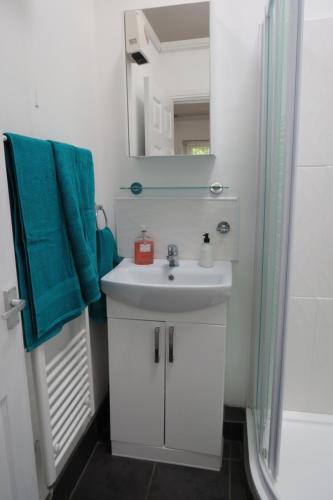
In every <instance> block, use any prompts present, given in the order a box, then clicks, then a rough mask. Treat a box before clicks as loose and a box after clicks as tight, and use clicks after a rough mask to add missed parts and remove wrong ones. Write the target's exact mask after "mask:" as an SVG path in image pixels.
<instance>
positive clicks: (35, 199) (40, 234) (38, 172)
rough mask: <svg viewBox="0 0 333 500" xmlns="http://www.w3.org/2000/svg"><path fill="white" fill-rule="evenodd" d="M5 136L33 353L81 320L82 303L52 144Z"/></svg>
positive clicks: (29, 344) (21, 287)
mask: <svg viewBox="0 0 333 500" xmlns="http://www.w3.org/2000/svg"><path fill="white" fill-rule="evenodd" d="M6 136H7V138H8V140H7V141H6V143H5V153H6V167H7V177H8V184H9V192H10V201H11V211H12V222H13V232H14V245H15V256H16V264H17V273H18V283H19V291H20V296H21V297H22V298H23V299H25V300H26V302H27V306H26V307H25V309H24V310H23V314H22V319H23V331H24V342H25V347H26V349H27V350H28V351H31V350H32V349H34V348H35V347H37V346H38V345H40V344H41V343H43V342H45V341H46V340H48V339H49V338H51V337H53V336H54V335H55V334H56V333H58V332H59V331H60V330H61V327H62V326H63V324H64V323H66V322H67V321H69V320H71V319H73V318H75V317H77V316H79V315H80V314H81V312H82V311H83V309H84V308H85V306H86V304H85V301H84V300H83V297H82V292H81V286H80V281H79V279H78V274H77V269H76V263H74V259H73V257H72V250H71V245H70V242H69V238H68V230H67V228H66V224H65V218H64V213H63V208H62V200H61V197H60V192H59V189H58V184H57V171H56V166H55V161H54V154H53V149H52V145H51V144H50V143H49V142H47V141H42V140H37V139H31V138H28V137H24V136H20V135H16V134H11V133H8V134H6ZM97 295H98V294H97V293H96V294H95V296H97Z"/></svg>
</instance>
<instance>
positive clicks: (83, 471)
mask: <svg viewBox="0 0 333 500" xmlns="http://www.w3.org/2000/svg"><path fill="white" fill-rule="evenodd" d="M100 444H101V443H100V442H99V441H97V443H96V444H95V446H94V448H93V450H92V452H91V454H90V456H89V458H88V460H87V462H86V465H85V466H84V467H83V469H82V471H81V474H80V475H79V477H78V479H77V481H76V483H75V486H74V488H73V489H72V492H71V494H70V495H69V497H68V500H71V499H72V497H73V495H74V493H75V491H76V489H77V487H78V485H79V482H80V481H81V479H82V477H83V475H84V473H85V472H86V470H87V468H88V465H89V464H90V462H91V459H92V457H93V455H94V453H95V451H96V449H97V446H98V445H100Z"/></svg>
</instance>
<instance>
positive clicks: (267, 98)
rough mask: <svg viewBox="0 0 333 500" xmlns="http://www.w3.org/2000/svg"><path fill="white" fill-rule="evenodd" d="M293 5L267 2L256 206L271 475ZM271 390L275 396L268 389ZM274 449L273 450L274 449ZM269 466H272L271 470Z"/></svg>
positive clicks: (261, 442) (259, 402) (262, 434)
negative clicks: (259, 185) (258, 229)
mask: <svg viewBox="0 0 333 500" xmlns="http://www.w3.org/2000/svg"><path fill="white" fill-rule="evenodd" d="M295 6H296V7H297V2H296V3H292V2H291V0H276V2H273V3H271V8H270V11H269V14H268V16H267V18H266V23H265V28H264V36H263V38H264V40H263V42H264V49H263V88H262V118H261V121H262V124H261V127H262V131H261V132H262V133H261V203H260V209H259V220H261V226H260V231H259V245H258V246H259V252H258V254H259V262H258V283H257V288H258V297H257V306H258V311H257V331H258V339H257V354H258V358H257V361H258V363H257V376H256V382H257V386H256V412H255V417H256V426H257V441H258V442H257V444H258V452H259V453H260V455H261V458H262V460H263V461H264V462H265V463H266V464H267V465H268V467H269V468H273V469H274V470H273V471H272V472H273V474H275V472H276V463H273V462H274V460H275V461H276V457H277V456H278V453H277V451H276V448H277V446H278V438H277V436H276V435H275V434H274V433H277V432H278V422H279V415H277V413H278V404H277V401H276V399H277V398H278V396H277V394H276V389H277V388H278V389H279V388H280V379H279V380H277V379H278V378H279V374H281V371H280V372H279V364H281V357H280V356H281V352H279V349H278V347H279V348H280V344H281V341H282V339H283V326H284V325H283V322H284V293H285V285H286V275H287V257H286V256H287V246H288V238H289V210H290V199H291V184H292V177H293V175H292V172H293V168H294V165H293V155H292V151H293V142H294V128H295V127H294V124H295V113H294V103H295V95H294V93H295V88H296V75H297V71H296V69H297V68H296V56H297V28H298V23H297V20H298V18H297V13H298V10H297V8H296V10H295ZM274 389H275V394H274V395H273V391H274ZM273 448H274V449H273ZM272 463H273V466H272Z"/></svg>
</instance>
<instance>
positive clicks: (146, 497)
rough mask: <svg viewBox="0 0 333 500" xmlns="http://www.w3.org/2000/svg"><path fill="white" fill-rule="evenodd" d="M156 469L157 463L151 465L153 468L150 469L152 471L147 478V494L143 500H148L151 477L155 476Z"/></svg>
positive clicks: (151, 482)
mask: <svg viewBox="0 0 333 500" xmlns="http://www.w3.org/2000/svg"><path fill="white" fill-rule="evenodd" d="M156 467H157V463H156V462H154V465H153V468H152V471H151V474H150V478H149V481H148V486H147V493H146V495H145V500H148V498H149V494H150V489H151V485H152V484H153V477H154V474H155V470H156Z"/></svg>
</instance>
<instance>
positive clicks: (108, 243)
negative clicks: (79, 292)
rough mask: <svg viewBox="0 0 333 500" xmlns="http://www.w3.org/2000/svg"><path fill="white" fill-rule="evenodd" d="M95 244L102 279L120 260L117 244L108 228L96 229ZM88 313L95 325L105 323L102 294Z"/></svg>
mask: <svg viewBox="0 0 333 500" xmlns="http://www.w3.org/2000/svg"><path fill="white" fill-rule="evenodd" d="M96 244H97V266H98V275H99V277H100V278H102V276H105V274H107V273H108V272H110V271H111V270H112V269H113V268H114V267H116V266H117V265H118V264H119V262H120V261H121V260H122V259H121V257H119V256H118V249H117V242H116V240H115V239H114V236H113V234H112V231H111V230H110V229H109V228H108V227H105V228H104V229H97V231H96ZM89 313H90V317H91V318H92V319H93V320H94V321H95V322H96V323H103V322H104V321H106V298H105V295H104V293H103V292H102V295H101V298H100V299H99V300H98V301H97V302H94V303H93V304H91V305H90V307H89Z"/></svg>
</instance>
